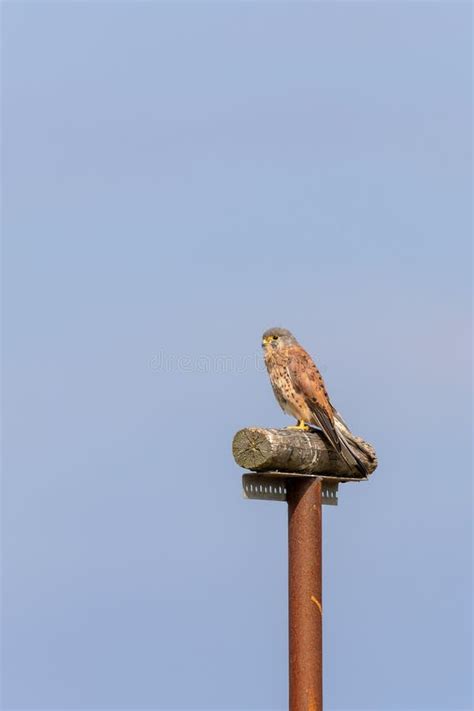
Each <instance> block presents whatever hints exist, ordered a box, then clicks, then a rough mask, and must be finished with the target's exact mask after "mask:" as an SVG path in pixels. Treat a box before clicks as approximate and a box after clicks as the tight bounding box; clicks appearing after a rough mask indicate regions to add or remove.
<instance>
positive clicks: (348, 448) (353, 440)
mask: <svg viewBox="0 0 474 711" xmlns="http://www.w3.org/2000/svg"><path fill="white" fill-rule="evenodd" d="M334 425H335V428H336V430H337V434H338V436H339V440H340V442H341V452H340V454H341V456H342V458H343V459H344V461H345V462H346V464H347V465H348V466H349V467H350V468H351V469H356V470H357V471H358V472H359V474H360V475H361V476H363V477H364V478H367V476H368V474H369V472H368V469H367V466H366V465H365V464H364V461H363V459H362V458H361V454H364V455H365V456H366V457H367V451H366V450H365V448H364V447H363V446H362V445H361V441H362V440H360V438H358V437H356V436H355V435H353V434H352V432H351V431H350V429H349V428H348V426H347V425H346V423H345V422H344V420H343V419H342V417H341V415H340V414H339V413H338V412H337V411H336V410H334Z"/></svg>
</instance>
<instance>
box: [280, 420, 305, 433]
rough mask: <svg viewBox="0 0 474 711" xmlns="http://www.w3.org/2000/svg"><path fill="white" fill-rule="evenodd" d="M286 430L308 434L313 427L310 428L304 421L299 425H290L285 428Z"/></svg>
mask: <svg viewBox="0 0 474 711" xmlns="http://www.w3.org/2000/svg"><path fill="white" fill-rule="evenodd" d="M285 429H286V430H302V431H303V432H308V431H309V430H310V429H311V427H308V425H307V424H305V422H303V420H298V424H297V425H289V426H288V427H285Z"/></svg>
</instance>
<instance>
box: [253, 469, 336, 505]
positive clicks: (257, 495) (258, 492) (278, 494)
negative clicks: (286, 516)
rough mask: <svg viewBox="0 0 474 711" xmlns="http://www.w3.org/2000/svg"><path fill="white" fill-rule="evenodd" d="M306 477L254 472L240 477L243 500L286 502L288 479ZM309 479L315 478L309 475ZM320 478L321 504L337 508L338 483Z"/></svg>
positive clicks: (291, 473)
mask: <svg viewBox="0 0 474 711" xmlns="http://www.w3.org/2000/svg"><path fill="white" fill-rule="evenodd" d="M302 476H303V477H306V478H307V477H308V475H306V474H295V473H294V472H262V473H259V474H256V473H255V472H252V473H249V474H244V475H243V476H242V487H243V494H244V498H246V499H262V500H264V501H286V492H287V488H286V483H287V481H288V479H293V478H295V477H299V478H301V477H302ZM309 477H310V478H311V479H317V478H318V477H317V476H314V475H309ZM320 478H322V491H321V493H322V499H321V503H323V504H325V505H326V506H337V491H338V487H339V482H338V481H334V480H331V479H326V478H325V477H320Z"/></svg>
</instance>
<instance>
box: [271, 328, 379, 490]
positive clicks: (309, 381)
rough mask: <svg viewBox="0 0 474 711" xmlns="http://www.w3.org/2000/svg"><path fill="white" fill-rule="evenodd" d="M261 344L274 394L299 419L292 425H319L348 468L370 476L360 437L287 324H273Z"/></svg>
mask: <svg viewBox="0 0 474 711" xmlns="http://www.w3.org/2000/svg"><path fill="white" fill-rule="evenodd" d="M262 346H263V349H264V358H265V365H266V366H267V370H268V374H269V376H270V382H271V384H272V388H273V392H274V393H275V397H276V399H277V400H278V402H279V404H280V406H281V408H282V409H283V410H284V411H285V412H286V413H287V414H288V415H292V416H293V417H295V418H296V420H297V425H292V427H291V428H292V429H300V430H309V429H310V428H309V427H308V424H310V425H316V427H319V428H320V429H321V430H322V431H323V433H324V435H325V436H326V438H327V439H328V440H329V443H330V444H331V446H332V447H334V449H335V450H336V452H338V454H339V455H340V456H341V457H342V458H343V459H344V461H345V462H346V464H347V465H348V466H349V468H350V469H356V470H357V471H358V472H359V474H361V475H362V476H367V469H366V467H365V465H364V463H363V462H362V461H361V459H360V458H359V456H358V454H357V449H359V445H358V443H357V441H356V440H355V439H354V436H353V435H352V434H351V432H350V430H349V429H348V427H347V425H346V423H345V422H344V420H343V419H342V417H341V416H340V414H339V413H338V412H337V410H336V409H335V408H334V407H333V406H332V404H331V401H330V400H329V395H328V393H327V390H326V387H325V385H324V381H323V378H322V376H321V373H320V372H319V370H318V369H317V367H316V365H315V364H314V362H313V360H312V359H311V357H310V356H309V355H308V353H306V351H305V350H304V348H302V346H300V344H299V343H298V341H297V340H296V338H295V337H294V336H293V334H292V333H290V331H287V330H286V328H270V329H268V331H265V333H264V334H263V336H262ZM307 423H308V424H307ZM354 450H356V451H354Z"/></svg>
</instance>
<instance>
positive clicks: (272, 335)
mask: <svg viewBox="0 0 474 711" xmlns="http://www.w3.org/2000/svg"><path fill="white" fill-rule="evenodd" d="M295 343H297V340H296V338H295V337H294V336H293V334H292V333H291V332H290V331H287V329H286V328H269V329H268V331H265V333H264V334H263V336H262V347H263V348H286V347H287V346H292V345H294V344H295Z"/></svg>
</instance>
